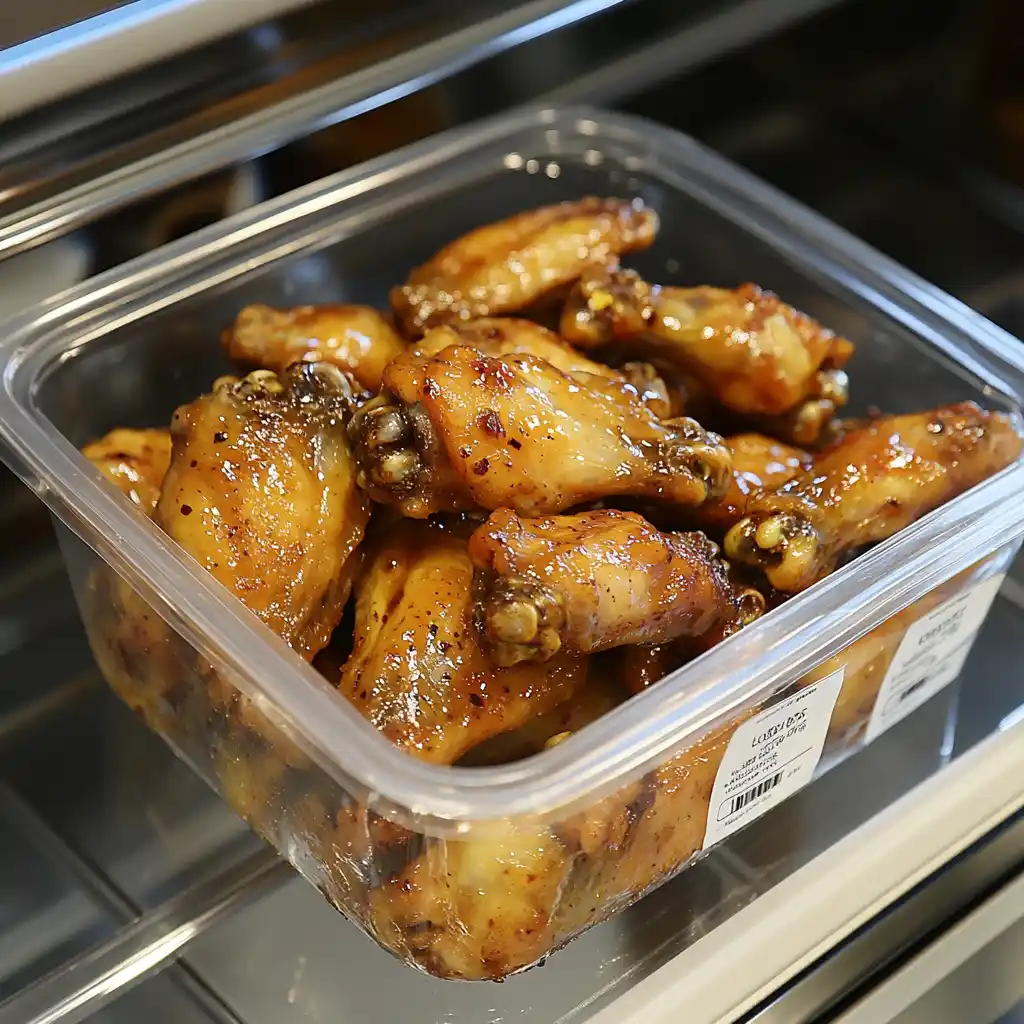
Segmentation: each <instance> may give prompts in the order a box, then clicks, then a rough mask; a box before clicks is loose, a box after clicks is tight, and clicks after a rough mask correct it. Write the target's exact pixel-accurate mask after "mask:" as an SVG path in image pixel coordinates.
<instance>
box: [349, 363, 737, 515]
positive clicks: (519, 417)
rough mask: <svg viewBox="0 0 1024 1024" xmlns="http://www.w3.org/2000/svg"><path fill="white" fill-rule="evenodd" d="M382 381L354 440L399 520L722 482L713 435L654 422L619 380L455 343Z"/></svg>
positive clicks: (726, 463) (724, 453) (725, 462)
mask: <svg viewBox="0 0 1024 1024" xmlns="http://www.w3.org/2000/svg"><path fill="white" fill-rule="evenodd" d="M384 386H385V389H386V390H385V392H384V393H382V394H381V396H379V398H378V399H375V400H374V401H373V402H370V403H369V404H368V405H366V406H364V407H363V408H362V410H360V412H359V413H358V414H357V415H356V417H355V419H354V420H353V423H352V431H353V437H354V438H355V441H356V450H357V455H358V458H359V462H360V468H361V471H362V474H363V476H362V478H361V479H362V480H363V481H364V482H365V484H366V486H367V487H368V488H369V490H370V493H371V495H372V496H373V497H374V498H376V499H377V500H378V501H382V502H385V503H392V504H397V505H398V506H399V507H400V508H401V510H402V512H403V513H404V514H405V515H407V516H411V517H414V518H424V517H426V516H428V515H430V514H431V513H433V512H436V511H439V510H445V509H449V510H451V509H465V508H472V507H480V508H484V509H488V510H493V509H497V508H511V509H514V510H515V511H516V512H518V513H519V514H520V515H548V514H552V513H556V512H561V511H563V510H564V509H567V508H570V507H572V506H573V505H579V504H581V503H583V502H586V501H592V500H594V499H597V498H607V497H609V496H612V495H634V496H638V497H645V498H650V499H659V500H660V501H663V502H666V503H669V504H675V505H683V506H686V505H697V504H700V503H701V502H702V501H704V500H705V499H706V498H708V497H709V496H712V497H713V496H715V495H717V494H720V493H722V491H723V490H724V489H725V487H726V486H728V482H729V472H730V469H731V461H730V457H729V452H728V449H727V448H726V447H725V445H724V443H723V442H722V440H721V438H719V437H718V436H717V435H715V434H709V433H707V432H705V431H704V430H703V429H702V428H701V426H700V425H699V424H698V423H696V422H695V421H694V420H688V419H676V420H668V421H665V422H662V421H660V420H658V419H657V417H656V416H655V415H654V413H653V412H652V411H651V410H650V408H649V407H648V406H647V405H645V404H644V402H643V401H642V400H641V399H640V397H639V395H638V393H637V391H636V388H635V387H633V385H631V384H627V383H624V382H622V381H616V380H613V379H610V378H608V377H604V376H596V375H585V374H575V375H573V376H571V377H570V376H567V375H566V374H564V373H561V372H560V371H559V370H557V369H555V367H553V366H552V365H551V364H550V363H547V362H545V361H543V360H540V359H537V358H535V357H533V356H525V355H524V356H506V357H504V358H502V359H497V358H493V357H490V356H484V355H482V354H481V353H480V352H478V351H477V350H476V349H473V348H470V347H468V346H452V347H450V348H446V349H444V350H443V351H441V352H439V353H438V354H437V355H434V356H421V357H419V358H416V359H405V358H403V359H399V360H396V361H395V362H394V363H392V364H391V365H390V366H389V367H388V369H387V370H386V371H385V374H384Z"/></svg>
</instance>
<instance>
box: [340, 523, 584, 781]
mask: <svg viewBox="0 0 1024 1024" xmlns="http://www.w3.org/2000/svg"><path fill="white" fill-rule="evenodd" d="M472 585H473V563H472V562H471V561H470V559H469V555H468V553H467V551H466V540H465V536H460V535H459V531H455V532H452V531H448V530H445V529H442V528H440V527H439V526H437V525H435V524H431V523H421V522H414V521H410V520H404V521H401V522H399V523H396V524H394V525H393V526H392V527H391V528H390V529H389V530H388V531H387V532H386V533H384V534H381V535H379V536H378V538H377V541H376V543H374V544H372V545H371V550H370V551H369V552H368V553H367V555H366V558H365V562H364V568H363V570H362V572H361V574H360V578H359V582H358V585H357V588H356V628H355V637H356V640H355V647H354V649H353V652H352V655H351V657H350V658H349V660H348V661H347V662H346V664H345V667H344V668H343V670H342V673H341V680H340V683H339V689H340V691H341V693H342V694H344V696H345V697H347V698H348V699H349V700H350V701H351V702H352V704H353V705H354V706H355V707H356V709H357V710H358V711H359V712H360V714H362V715H363V716H364V717H365V718H366V719H367V720H368V721H369V722H371V723H372V724H373V726H374V727H375V728H376V729H377V730H378V731H380V732H381V734H382V735H384V736H386V737H387V738H388V739H389V740H390V741H391V742H392V743H393V744H395V746H397V747H398V748H399V749H401V750H404V751H405V752H407V753H409V754H411V755H412V756H413V757H417V758H420V759H421V760H424V761H429V762H432V763H435V764H451V763H453V762H454V761H457V760H458V759H459V758H460V757H461V756H462V755H463V754H464V753H466V751H468V750H469V749H470V748H472V747H474V746H476V745H477V744H479V743H482V742H483V741H484V740H486V739H489V738H490V737H493V736H496V735H498V734H500V733H503V732H508V731H511V730H514V729H518V728H519V727H520V726H522V725H524V724H525V723H526V722H528V721H529V720H531V719H532V718H535V717H536V716H538V715H543V714H545V713H547V712H548V711H551V710H552V709H554V708H555V707H557V706H558V705H560V704H562V703H564V702H565V701H567V700H569V699H570V698H571V697H572V696H573V694H574V693H575V692H576V691H577V690H578V689H579V688H580V687H581V686H582V685H583V684H584V682H585V681H586V675H587V659H586V658H585V657H582V656H580V655H575V654H570V653H566V654H563V655H561V656H559V657H557V658H554V659H552V660H551V661H549V662H547V663H546V664H544V665H532V664H531V665H522V666H518V667H516V668H508V669H502V668H495V666H494V665H493V664H492V662H491V661H490V660H489V659H488V658H487V656H486V654H485V653H484V651H483V650H482V649H481V647H480V644H479V642H478V640H477V635H476V630H475V629H474V626H473V602H472Z"/></svg>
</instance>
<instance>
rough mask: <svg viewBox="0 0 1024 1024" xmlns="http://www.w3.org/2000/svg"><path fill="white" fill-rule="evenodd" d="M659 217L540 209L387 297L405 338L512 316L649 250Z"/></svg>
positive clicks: (441, 255)
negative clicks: (613, 262) (586, 275)
mask: <svg viewBox="0 0 1024 1024" xmlns="http://www.w3.org/2000/svg"><path fill="white" fill-rule="evenodd" d="M657 230H658V215H657V214H656V213H655V212H654V211H653V210H652V209H651V208H650V207H647V206H644V205H643V204H641V203H639V202H630V201H627V200H622V199H598V198H595V197H593V196H591V197H588V198H585V199H579V200H576V201H574V202H566V203H557V204H555V205H553V206H542V207H540V208H539V209H536V210H530V211H527V212H525V213H519V214H516V215H515V216H513V217H509V218H508V219H507V220H503V221H499V222H497V223H495V224H488V225H485V226H484V227H479V228H476V229H475V230H473V231H470V232H469V233H468V234H465V235H463V236H462V237H461V238H458V239H456V240H455V241H454V242H451V243H450V244H448V245H446V246H445V247H444V248H443V249H441V250H440V252H438V253H436V254H435V255H434V256H433V257H432V258H431V259H430V260H428V262H426V263H424V264H423V265H422V266H421V267H417V268H416V269H415V270H413V271H412V273H411V274H410V275H409V278H408V280H407V281H406V283H405V284H403V285H401V286H400V287H398V288H394V289H392V292H391V305H392V307H393V308H394V310H395V313H396V314H397V316H398V318H399V321H400V322H401V323H402V325H403V328H404V330H405V333H406V334H407V335H408V336H409V337H411V338H415V337H419V336H420V335H421V334H423V333H424V332H425V331H426V330H428V329H429V328H431V327H436V326H437V325H439V324H444V323H455V322H459V321H467V320H474V319H476V318H478V317H485V316H500V315H502V314H506V313H516V312H519V311H521V310H524V309H527V308H528V307H530V306H532V305H534V304H535V303H536V302H538V300H540V299H543V298H545V297H546V296H548V295H550V293H552V292H553V291H555V290H556V289H558V288H561V287H563V286H565V285H569V284H571V283H572V282H573V281H574V280H575V279H576V278H577V277H579V275H580V273H581V272H582V271H583V269H584V268H585V267H586V266H587V265H588V264H589V263H590V262H592V261H594V260H603V259H607V258H610V257H613V256H615V255H617V254H619V253H627V252H633V251H635V250H637V249H646V248H647V247H648V246H649V245H650V244H651V243H652V242H653V241H654V237H655V235H656V234H657Z"/></svg>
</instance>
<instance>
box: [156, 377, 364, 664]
mask: <svg viewBox="0 0 1024 1024" xmlns="http://www.w3.org/2000/svg"><path fill="white" fill-rule="evenodd" d="M350 401H351V389H350V387H349V384H348V381H347V378H346V377H345V375H344V374H343V373H341V371H339V370H338V369H337V368H336V367H334V366H331V365H330V364H327V363H301V364H296V365H295V366H293V367H292V368H290V369H289V370H287V371H286V372H285V373H284V374H282V375H281V376H278V375H277V374H275V373H273V372H271V371H270V370H258V371H254V372H253V373H251V374H249V376H248V377H245V378H244V379H242V380H240V381H239V380H236V379H235V378H233V377H227V378H222V379H221V380H219V381H217V383H216V384H215V385H214V389H213V392H212V393H211V394H208V395H204V396H202V397H201V398H199V399H197V400H196V401H195V402H192V403H191V404H190V405H185V406H182V407H181V408H180V409H178V411H177V412H176V413H175V414H174V419H173V421H172V424H171V434H172V436H173V438H174V450H173V455H172V457H171V465H170V469H169V470H168V473H167V476H166V478H165V480H164V486H163V492H162V493H161V495H160V501H159V503H158V505H157V509H156V516H155V518H156V521H157V523H158V524H159V525H160V526H161V527H162V528H163V529H164V530H165V531H166V532H167V533H168V534H169V535H170V536H171V537H173V538H174V540H176V541H177V542H178V543H179V544H180V545H181V546H182V547H183V548H184V549H185V550H186V551H187V552H188V553H189V554H190V555H192V557H193V558H195V559H196V560H197V561H198V562H199V564H200V565H202V566H203V568H204V569H207V570H208V571H209V572H210V573H212V574H213V576H215V577H216V578H217V579H218V580H219V581H220V582H221V583H223V584H224V585H225V586H226V587H228V588H229V589H231V590H232V591H234V593H235V594H236V595H237V596H238V597H239V599H240V600H241V601H242V602H243V603H244V604H245V605H247V606H248V607H249V609H250V610H252V611H253V612H255V613H256V614H257V615H258V616H259V617H260V618H261V619H262V620H263V621H264V622H265V623H266V624H267V625H268V626H270V628H271V629H272V630H273V631H274V632H275V633H277V635H278V636H280V637H283V638H284V639H285V640H287V641H288V643H290V644H291V645H292V647H294V648H295V650H296V651H298V653H299V654H301V655H302V656H303V657H304V658H307V659H309V658H312V657H313V655H314V654H316V652H317V651H319V650H320V649H321V648H322V647H324V646H325V645H326V644H327V641H328V640H329V639H330V635H331V631H332V630H333V629H334V627H335V626H337V624H338V620H339V619H340V618H341V613H342V609H343V608H344V605H345V601H346V600H347V599H348V594H349V589H350V586H351V581H350V575H351V568H352V553H353V552H354V551H355V548H356V546H357V545H358V544H359V542H360V540H361V539H362V536H363V530H364V528H365V526H366V521H367V518H368V515H369V506H368V502H367V500H366V497H365V495H364V494H363V492H362V491H361V490H360V489H359V488H358V487H357V486H356V481H355V475H356V474H355V464H354V462H353V459H352V454H351V451H350V449H349V446H348V438H347V436H346V431H345V421H346V417H347V415H348V406H349V402H350Z"/></svg>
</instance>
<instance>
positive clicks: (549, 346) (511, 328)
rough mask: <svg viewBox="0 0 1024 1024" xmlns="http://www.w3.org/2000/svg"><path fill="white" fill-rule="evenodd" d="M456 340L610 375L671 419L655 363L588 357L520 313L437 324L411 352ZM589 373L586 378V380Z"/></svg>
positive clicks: (572, 371) (573, 370)
mask: <svg viewBox="0 0 1024 1024" xmlns="http://www.w3.org/2000/svg"><path fill="white" fill-rule="evenodd" d="M451 345H470V346H472V347H473V348H475V349H476V350H477V351H478V352H481V353H483V355H485V356H495V357H497V358H501V357H503V356H519V355H528V356H536V358H538V359H543V360H544V361H545V362H548V363H550V364H551V365H552V366H553V367H555V369H556V370H560V371H561V372H562V373H564V374H566V376H569V377H572V376H574V375H576V374H585V375H593V376H596V377H607V378H608V379H609V380H613V381H620V382H623V383H627V384H632V385H633V387H634V388H635V389H636V391H637V394H638V395H639V396H640V397H641V398H642V399H643V401H644V403H645V404H646V405H647V406H648V407H649V408H650V410H651V412H653V413H654V414H655V415H656V416H657V417H659V418H660V419H668V417H669V414H670V403H669V395H668V388H667V386H666V384H665V382H664V381H663V380H662V379H661V377H660V375H659V374H658V372H657V371H656V370H655V369H654V367H653V366H651V365H650V363H640V362H634V363H627V364H626V365H625V366H623V367H622V368H621V370H617V369H614V368H613V367H611V366H608V365H606V364H605V363H598V362H595V361H594V360H593V359H588V358H587V357H586V356H585V355H583V354H582V353H581V352H577V351H576V349H574V348H573V347H572V346H571V345H570V344H569V343H568V342H566V341H564V340H563V339H562V338H560V337H559V336H558V335H557V334H555V332H554V331H549V330H548V329H547V328H546V327H541V326H540V324H536V323H534V322H533V321H532V320H520V319H517V318H515V317H482V318H481V319H479V320H470V321H469V323H466V324H457V325H451V326H445V327H435V328H433V329H432V330H430V331H428V332H427V334H426V335H425V336H424V337H423V339H422V340H421V341H420V342H418V343H417V344H416V345H415V346H414V347H413V348H412V349H410V350H409V352H408V355H409V358H412V359H418V358H422V357H423V356H436V355H437V354H438V353H440V352H443V351H444V350H445V349H446V348H448V347H449V346H451ZM585 380H586V378H584V381H585Z"/></svg>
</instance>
